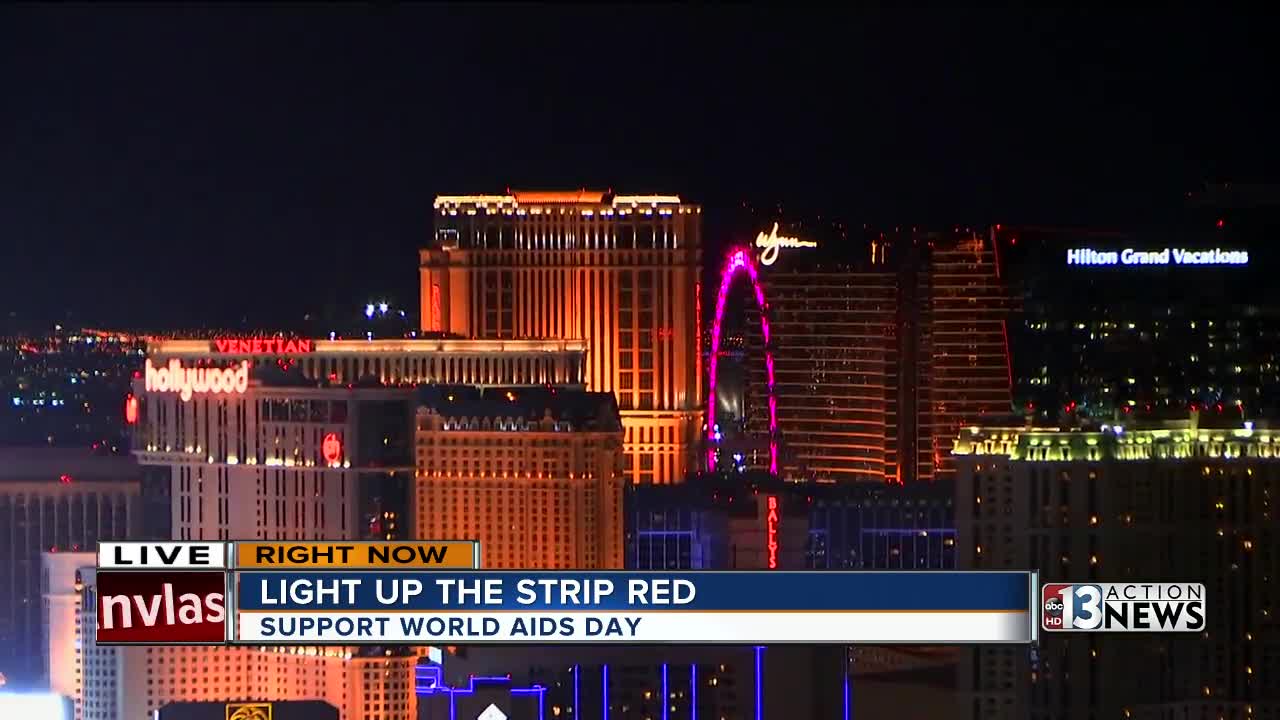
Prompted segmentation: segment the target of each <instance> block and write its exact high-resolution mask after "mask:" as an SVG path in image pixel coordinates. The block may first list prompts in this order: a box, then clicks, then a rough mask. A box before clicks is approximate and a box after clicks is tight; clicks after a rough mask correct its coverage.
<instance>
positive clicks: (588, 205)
mask: <svg viewBox="0 0 1280 720" xmlns="http://www.w3.org/2000/svg"><path fill="white" fill-rule="evenodd" d="M701 211H702V209H701V208H700V207H698V206H696V205H691V204H688V203H684V202H682V201H681V200H680V198H678V197H674V196H664V195H644V196H639V195H631V196H628V195H616V194H612V193H605V192H590V191H581V192H578V191H574V192H516V193H510V194H506V195H465V196H440V197H438V198H436V201H435V238H434V241H433V242H432V244H431V247H429V248H426V249H424V250H422V251H421V256H420V275H421V302H422V308H421V317H422V328H423V330H424V331H427V332H446V333H454V334H459V335H463V336H466V337H473V338H492V339H515V338H563V339H566V340H580V341H584V342H585V343H586V346H587V360H586V371H585V380H586V385H587V388H588V389H589V390H592V391H595V392H608V393H613V394H614V395H615V396H616V397H617V399H618V407H619V409H620V410H621V412H622V422H623V428H624V433H625V436H624V447H625V456H624V457H625V459H624V469H625V471H626V472H627V474H628V475H629V478H630V480H631V481H633V482H657V483H666V482H676V481H677V480H679V479H681V478H683V477H684V475H685V474H686V473H687V472H688V471H689V470H690V469H691V468H692V467H693V465H692V463H693V461H694V452H695V450H696V448H697V445H698V438H699V435H700V431H701V417H702V413H701V400H702V365H701V358H700V355H699V353H698V348H699V347H700V342H699V331H700V330H699V315H700V308H701V301H702V299H701V284H700V282H699V272H700V267H701Z"/></svg>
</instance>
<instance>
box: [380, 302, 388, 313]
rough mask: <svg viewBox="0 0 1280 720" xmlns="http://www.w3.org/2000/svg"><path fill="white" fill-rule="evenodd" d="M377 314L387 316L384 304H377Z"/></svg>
mask: <svg viewBox="0 0 1280 720" xmlns="http://www.w3.org/2000/svg"><path fill="white" fill-rule="evenodd" d="M378 312H380V313H382V314H383V315H386V314H387V304H386V303H385V302H383V303H378Z"/></svg>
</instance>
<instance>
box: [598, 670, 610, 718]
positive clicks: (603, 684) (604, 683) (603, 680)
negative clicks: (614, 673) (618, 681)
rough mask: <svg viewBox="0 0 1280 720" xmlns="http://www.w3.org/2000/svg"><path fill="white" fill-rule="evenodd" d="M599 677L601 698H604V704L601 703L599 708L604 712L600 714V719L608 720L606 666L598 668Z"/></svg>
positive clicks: (607, 673) (607, 672) (607, 676)
mask: <svg viewBox="0 0 1280 720" xmlns="http://www.w3.org/2000/svg"><path fill="white" fill-rule="evenodd" d="M600 677H601V681H600V686H601V688H602V693H603V694H602V695H601V697H602V698H604V702H602V703H601V707H603V708H604V711H603V712H602V713H601V715H600V718H601V720H609V666H608V665H602V666H601V667H600Z"/></svg>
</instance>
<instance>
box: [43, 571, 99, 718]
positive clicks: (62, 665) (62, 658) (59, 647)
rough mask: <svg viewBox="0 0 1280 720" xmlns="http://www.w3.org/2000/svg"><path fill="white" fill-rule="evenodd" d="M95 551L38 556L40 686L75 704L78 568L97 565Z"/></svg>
mask: <svg viewBox="0 0 1280 720" xmlns="http://www.w3.org/2000/svg"><path fill="white" fill-rule="evenodd" d="M97 559H98V553H97V548H94V550H93V551H90V552H45V553H42V554H41V556H40V562H41V579H40V585H41V594H42V598H43V613H42V618H41V619H42V621H43V622H42V623H41V625H42V626H43V628H44V638H45V648H44V653H43V655H44V667H45V677H44V682H43V683H42V684H43V685H45V686H47V687H48V688H49V690H50V691H52V692H53V693H54V694H55V695H58V696H60V697H63V698H67V699H68V700H69V701H71V702H72V703H75V702H76V701H77V700H78V699H79V698H80V691H81V684H80V683H81V680H82V678H81V676H80V672H79V671H80V667H81V664H80V654H81V651H82V649H83V644H84V638H83V636H82V635H81V631H80V624H79V623H77V622H76V620H77V618H78V616H79V613H80V595H81V593H80V591H81V590H82V589H83V587H82V582H81V576H80V568H82V567H87V566H92V565H93V564H94V563H96V562H97Z"/></svg>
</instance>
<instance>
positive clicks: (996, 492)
mask: <svg viewBox="0 0 1280 720" xmlns="http://www.w3.org/2000/svg"><path fill="white" fill-rule="evenodd" d="M1278 443H1280V432H1277V431H1275V430H1272V429H1266V428H1262V427H1257V426H1254V425H1253V424H1252V423H1242V422H1239V421H1236V422H1224V421H1222V420H1221V418H1220V417H1219V416H1218V415H1217V414H1216V413H1214V414H1212V415H1208V416H1206V415H1201V414H1196V413H1193V414H1191V416H1190V418H1189V419H1187V420H1182V421H1177V422H1172V421H1166V422H1164V423H1160V424H1158V425H1148V426H1138V425H1135V426H1116V425H1101V426H1096V427H1093V428H1081V429H1075V430H1059V429H1041V428H1035V427H975V428H972V429H966V430H963V431H961V433H960V435H959V438H958V439H957V441H956V446H955V453H956V455H955V457H956V461H957V466H958V472H957V501H956V506H957V508H956V509H957V529H958V531H959V537H960V540H961V547H960V549H959V559H960V566H961V568H963V569H993V570H994V569H1012V568H1038V569H1039V571H1040V573H1041V576H1042V577H1041V579H1042V581H1044V582H1080V581H1098V582H1144V581H1150V582H1201V583H1204V585H1205V590H1206V592H1207V597H1206V606H1207V608H1208V612H1207V613H1206V621H1207V626H1206V631H1205V632H1203V633H1195V634H1186V633H1182V634H1166V635H1152V634H1133V635H1128V636H1125V635H1114V634H1112V635H1108V636H1107V637H1106V638H1105V639H1102V638H1100V637H1099V636H1098V635H1088V634H1053V633H1050V634H1047V635H1044V636H1042V638H1041V642H1040V644H1039V646H1038V647H1036V648H1033V649H1031V650H1028V648H983V649H979V650H973V651H970V652H968V653H966V659H965V660H964V663H963V664H962V668H961V672H960V677H961V678H963V679H964V680H965V684H964V685H963V686H962V690H963V691H964V692H965V693H966V695H967V698H966V702H965V703H964V705H963V707H965V708H966V709H967V710H966V714H967V715H968V716H969V717H973V718H975V719H976V718H982V719H983V720H988V719H991V718H996V719H999V718H1027V717H1032V718H1051V717H1098V718H1103V717H1133V718H1151V719H1152V720H1155V719H1157V718H1179V719H1183V718H1200V717H1214V718H1216V717H1223V718H1273V719H1274V718H1278V717H1280V690H1278V688H1280V675H1278V673H1280V662H1277V659H1280V642H1278V641H1277V636H1276V634H1275V632H1274V630H1275V627H1276V623H1275V617H1274V615H1275V612H1276V600H1277V592H1276V590H1274V587H1275V583H1274V582H1269V579H1274V578H1275V577H1276V575H1277V573H1278V572H1280V554H1278V553H1277V552H1276V538H1275V530H1274V528H1275V517H1274V509H1273V508H1272V507H1271V502H1272V499H1273V498H1275V497H1276V496H1277V493H1280V451H1278V450H1280V448H1278ZM1135 669H1140V672H1136V671H1135ZM1028 679H1030V682H1027V680H1028Z"/></svg>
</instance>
